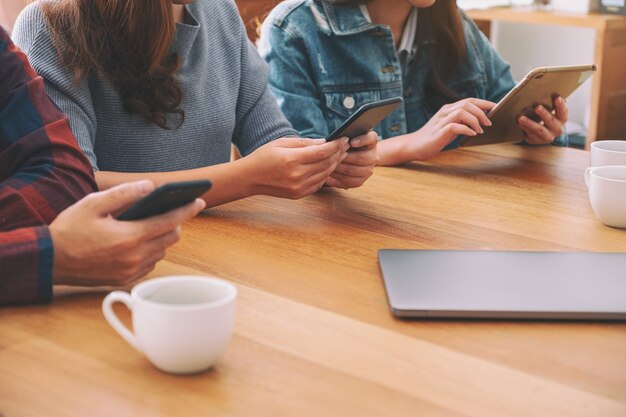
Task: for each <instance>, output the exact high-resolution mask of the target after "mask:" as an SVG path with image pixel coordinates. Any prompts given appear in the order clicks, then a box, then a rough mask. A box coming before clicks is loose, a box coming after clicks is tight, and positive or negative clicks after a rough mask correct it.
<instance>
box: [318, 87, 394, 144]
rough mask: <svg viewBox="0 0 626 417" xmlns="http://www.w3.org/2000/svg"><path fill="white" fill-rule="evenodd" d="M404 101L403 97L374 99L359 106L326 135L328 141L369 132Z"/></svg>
mask: <svg viewBox="0 0 626 417" xmlns="http://www.w3.org/2000/svg"><path fill="white" fill-rule="evenodd" d="M401 103H402V97H393V98H388V99H385V100H380V101H373V102H371V103H367V104H364V105H362V106H361V107H359V109H358V110H357V111H356V112H354V113H353V114H352V115H351V116H350V117H348V118H347V119H346V121H345V122H343V123H342V124H341V126H339V127H338V128H337V129H335V130H334V131H333V132H332V133H331V134H330V135H328V136H327V137H326V140H327V141H331V140H335V139H339V138H342V137H344V136H347V137H349V138H350V139H352V138H355V137H357V136H361V135H364V134H366V133H367V132H369V131H370V130H372V129H373V128H374V126H376V125H377V124H378V123H380V122H381V121H382V120H383V119H384V118H385V117H387V115H389V113H391V112H392V111H394V110H395V109H396V108H397V107H398V106H399V105H400V104H401Z"/></svg>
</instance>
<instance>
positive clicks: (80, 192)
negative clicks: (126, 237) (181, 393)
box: [0, 27, 96, 305]
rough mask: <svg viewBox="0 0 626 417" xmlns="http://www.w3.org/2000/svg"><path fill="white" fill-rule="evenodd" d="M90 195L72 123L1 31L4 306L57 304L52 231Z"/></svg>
mask: <svg viewBox="0 0 626 417" xmlns="http://www.w3.org/2000/svg"><path fill="white" fill-rule="evenodd" d="M92 191H96V183H95V181H94V176H93V170H92V167H91V165H90V164H89V162H88V161H87V159H86V158H85V156H84V155H83V154H82V152H81V151H80V149H79V148H78V146H77V144H76V139H75V138H74V135H73V134H72V132H71V130H70V128H69V124H68V121H67V117H66V116H65V115H64V114H63V113H62V112H61V110H59V108H58V107H57V106H56V105H55V104H54V103H53V102H52V100H50V98H49V97H48V96H47V95H46V93H45V91H44V82H43V79H42V78H41V77H39V76H37V74H36V73H35V71H34V70H33V68H32V67H31V66H30V64H29V63H28V60H27V59H26V56H25V55H24V54H23V53H22V52H21V51H20V50H19V49H18V48H17V47H16V46H15V45H14V44H13V42H11V39H10V38H9V35H8V34H7V33H6V32H5V31H4V29H2V28H1V27H0V305H2V304H15V303H31V302H43V301H49V300H50V299H51V298H52V273H53V263H54V258H53V255H54V253H53V246H52V240H51V238H50V232H49V230H48V227H47V224H49V223H50V222H52V220H54V218H55V217H56V216H57V215H58V214H59V213H60V212H61V211H63V210H64V209H65V208H67V207H68V206H70V205H72V204H73V203H75V202H76V201H78V200H80V199H81V198H82V197H83V196H85V195H86V194H88V193H90V192H92ZM76 226H77V227H80V225H76Z"/></svg>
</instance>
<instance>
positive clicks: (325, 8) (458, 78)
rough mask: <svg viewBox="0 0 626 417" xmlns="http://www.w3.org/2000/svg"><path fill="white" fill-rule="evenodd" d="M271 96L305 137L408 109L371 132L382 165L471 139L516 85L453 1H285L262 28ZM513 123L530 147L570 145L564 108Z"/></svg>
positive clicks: (262, 49)
mask: <svg viewBox="0 0 626 417" xmlns="http://www.w3.org/2000/svg"><path fill="white" fill-rule="evenodd" d="M259 51H260V53H261V55H262V56H263V57H264V58H265V60H266V61H267V62H268V64H269V67H270V77H269V83H270V88H271V91H272V92H273V93H274V95H275V96H276V97H277V99H278V103H279V105H280V107H281V110H282V111H283V112H284V113H285V115H286V116H287V118H288V119H289V121H290V122H291V123H292V124H293V126H294V127H295V129H296V130H298V131H299V132H300V134H301V135H302V136H305V137H324V136H326V135H327V134H328V133H329V132H331V131H333V130H334V129H335V128H336V127H338V126H339V125H340V124H341V122H343V121H344V120H345V119H346V118H347V117H348V116H349V115H350V114H352V113H353V112H354V111H356V109H358V108H359V106H361V105H363V104H365V103H368V102H371V101H375V100H380V99H385V98H391V97H395V96H403V97H404V105H403V106H400V107H399V108H398V109H397V110H396V111H394V112H393V113H392V114H391V115H389V116H388V117H387V118H386V119H385V120H384V121H383V122H382V123H381V124H380V125H378V126H377V127H376V129H375V130H376V132H377V133H378V135H379V136H380V137H381V138H383V139H386V140H384V141H382V142H381V143H379V146H378V153H379V156H380V164H381V165H397V164H401V163H404V162H408V161H414V160H428V159H430V158H432V157H434V156H436V155H437V154H438V153H439V152H440V151H441V150H442V149H444V148H446V147H448V148H451V147H455V146H456V141H455V138H457V137H458V136H459V135H466V136H474V135H477V134H479V133H482V132H483V129H482V127H481V126H489V125H491V122H490V121H489V119H488V118H487V117H486V115H485V112H486V111H489V110H490V109H491V108H493V106H494V105H495V103H494V102H497V101H499V100H500V99H501V98H502V97H504V95H505V94H506V93H507V92H508V91H509V90H510V89H511V88H513V86H514V85H515V83H514V81H513V78H512V76H511V71H510V67H509V65H508V64H507V63H505V62H504V61H503V60H502V58H501V57H500V56H499V55H498V54H497V52H496V51H495V50H494V49H493V47H492V46H491V44H490V43H489V41H488V40H487V39H486V38H485V36H484V35H483V34H482V33H481V32H480V31H479V30H478V28H477V27H476V25H475V24H474V23H473V22H472V21H471V19H470V18H469V17H467V16H466V15H465V14H464V13H463V12H461V11H460V10H458V9H457V7H456V2H455V1H454V0H369V1H367V0H286V1H283V2H281V3H280V4H279V5H278V6H277V7H276V8H275V9H274V10H273V11H272V12H271V13H270V15H269V16H268V18H267V19H266V20H265V22H264V23H263V27H262V30H261V38H260V41H259ZM554 107H555V112H554V113H552V112H550V111H548V110H547V109H545V108H544V107H542V106H537V108H536V109H535V111H536V113H537V115H538V116H539V119H540V120H542V121H543V123H537V122H535V121H533V120H531V119H529V118H526V117H524V116H522V117H520V118H519V120H518V123H519V125H520V127H521V128H522V129H523V130H524V132H525V134H526V142H527V143H529V144H537V145H538V144H549V143H554V144H557V145H562V146H564V145H566V142H567V136H566V135H565V134H564V124H565V122H566V121H567V117H568V111H567V106H566V104H565V101H564V100H563V99H562V98H561V97H557V98H555V100H554Z"/></svg>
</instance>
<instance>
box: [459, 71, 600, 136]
mask: <svg viewBox="0 0 626 417" xmlns="http://www.w3.org/2000/svg"><path fill="white" fill-rule="evenodd" d="M595 71H596V66H595V65H578V66H566V67H541V68H535V69H534V70H532V71H530V72H529V73H528V75H526V77H524V79H523V80H522V81H520V82H519V83H518V84H517V85H516V86H515V87H514V88H513V89H512V90H511V91H509V92H508V94H507V95H506V96H504V98H503V99H502V100H500V102H499V103H498V104H497V105H496V107H494V108H493V109H492V110H491V111H490V112H489V113H488V114H487V116H488V117H489V119H490V120H491V122H492V123H493V125H492V126H488V127H484V129H483V130H484V131H485V133H483V134H479V135H476V136H466V137H464V138H463V139H462V140H461V141H460V145H461V146H475V145H487V144H492V143H501V142H519V141H522V140H523V139H524V132H523V131H522V129H520V127H519V126H518V124H517V119H518V118H519V117H520V116H521V115H522V114H523V115H526V116H527V117H528V118H530V119H533V120H539V118H538V116H537V114H536V113H535V110H534V109H535V107H536V106H537V105H539V104H541V105H543V106H544V107H545V108H546V109H548V110H550V111H552V110H553V108H554V106H553V105H552V99H553V97H556V96H561V97H563V98H564V99H567V98H568V97H569V96H570V95H571V94H572V93H573V92H574V91H575V90H576V89H577V88H578V87H579V86H580V85H581V84H582V83H584V82H585V81H586V80H587V79H589V77H591V76H592V75H593V73H594V72H595Z"/></svg>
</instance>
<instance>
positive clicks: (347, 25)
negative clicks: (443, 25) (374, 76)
mask: <svg viewBox="0 0 626 417" xmlns="http://www.w3.org/2000/svg"><path fill="white" fill-rule="evenodd" d="M315 3H317V4H321V5H322V7H323V9H324V12H323V14H320V15H319V16H316V18H317V19H322V20H326V21H327V23H328V24H327V25H321V24H319V22H318V26H319V29H320V30H321V31H322V32H324V33H326V34H328V35H330V34H334V35H337V36H345V35H354V34H357V33H361V32H367V31H370V30H378V28H379V27H380V26H381V25H377V24H374V23H372V22H370V21H368V20H367V18H366V17H365V16H364V15H363V13H362V12H361V10H360V9H359V8H358V7H354V6H341V5H337V4H330V3H327V2H325V1H316V2H315ZM318 12H319V13H322V12H321V11H319V10H318ZM314 14H315V12H314ZM324 18H326V19H324ZM417 33H418V35H417V39H418V41H417V42H418V44H419V45H425V44H429V43H437V42H436V40H435V39H434V38H433V36H432V34H431V32H430V30H428V28H426V27H424V26H420V25H419V24H418V26H417Z"/></svg>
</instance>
